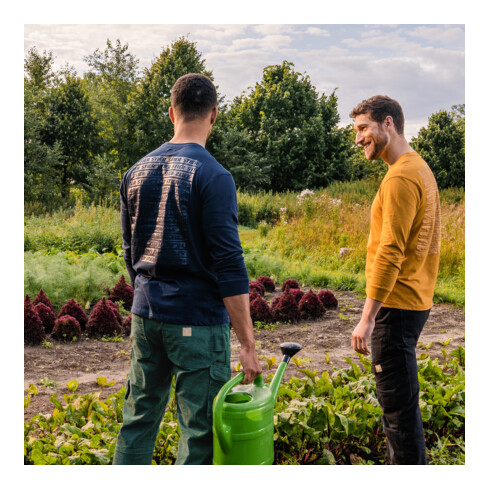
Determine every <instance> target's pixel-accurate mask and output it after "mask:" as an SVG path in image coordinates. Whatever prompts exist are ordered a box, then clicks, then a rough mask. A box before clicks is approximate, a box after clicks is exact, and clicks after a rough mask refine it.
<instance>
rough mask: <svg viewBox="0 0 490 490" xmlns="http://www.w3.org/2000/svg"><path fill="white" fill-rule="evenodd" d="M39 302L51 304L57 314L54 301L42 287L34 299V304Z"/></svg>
mask: <svg viewBox="0 0 490 490" xmlns="http://www.w3.org/2000/svg"><path fill="white" fill-rule="evenodd" d="M38 303H44V304H45V305H46V306H49V307H50V308H51V310H52V311H53V313H54V314H55V315H56V311H55V310H54V306H53V303H51V301H50V300H49V298H48V296H47V294H46V293H45V292H44V291H43V290H42V289H40V290H39V292H38V293H37V294H36V297H35V298H34V299H33V300H32V304H33V306H36V305H37V304H38Z"/></svg>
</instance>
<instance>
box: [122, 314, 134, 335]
mask: <svg viewBox="0 0 490 490" xmlns="http://www.w3.org/2000/svg"><path fill="white" fill-rule="evenodd" d="M131 317H132V315H131V313H130V314H129V315H128V316H127V317H126V318H125V319H124V321H123V324H122V328H121V333H122V334H123V335H126V337H129V336H130V335H131Z"/></svg>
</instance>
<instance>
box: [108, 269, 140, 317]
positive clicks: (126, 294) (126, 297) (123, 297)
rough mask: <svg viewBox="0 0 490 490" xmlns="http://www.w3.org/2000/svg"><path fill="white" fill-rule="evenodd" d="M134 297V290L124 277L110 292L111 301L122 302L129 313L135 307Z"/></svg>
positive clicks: (122, 276)
mask: <svg viewBox="0 0 490 490" xmlns="http://www.w3.org/2000/svg"><path fill="white" fill-rule="evenodd" d="M133 296H134V291H133V288H132V287H131V285H130V284H128V283H127V282H126V279H125V278H124V275H121V277H120V278H119V281H117V283H116V285H115V286H114V288H113V289H111V290H110V291H109V299H110V300H111V301H113V302H114V303H115V302H116V301H122V302H123V306H124V309H125V310H128V311H129V310H131V306H132V305H133Z"/></svg>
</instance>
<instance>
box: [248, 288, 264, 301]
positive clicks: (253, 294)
mask: <svg viewBox="0 0 490 490" xmlns="http://www.w3.org/2000/svg"><path fill="white" fill-rule="evenodd" d="M260 297H261V296H260V294H259V292H258V291H257V290H256V289H251V290H250V293H248V298H249V301H250V303H252V301H253V300H254V299H255V298H260Z"/></svg>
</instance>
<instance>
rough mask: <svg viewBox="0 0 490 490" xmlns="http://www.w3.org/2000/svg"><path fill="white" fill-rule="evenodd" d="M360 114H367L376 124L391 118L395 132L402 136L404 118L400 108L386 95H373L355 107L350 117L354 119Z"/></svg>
mask: <svg viewBox="0 0 490 490" xmlns="http://www.w3.org/2000/svg"><path fill="white" fill-rule="evenodd" d="M361 114H368V115H369V116H370V117H371V119H372V120H373V121H376V122H377V123H378V124H381V123H382V122H383V121H384V120H385V119H386V116H391V117H392V118H393V124H394V125H395V130H396V132H397V133H398V134H403V131H404V129H405V117H404V116H403V110H402V106H401V105H400V104H399V103H398V102H397V101H396V100H394V99H392V98H390V97H388V96H386V95H375V96H374V97H370V98H369V99H366V100H363V101H362V102H361V103H360V104H359V105H358V106H357V107H355V108H354V109H352V111H351V113H350V117H352V118H355V117H356V116H360V115H361Z"/></svg>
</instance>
